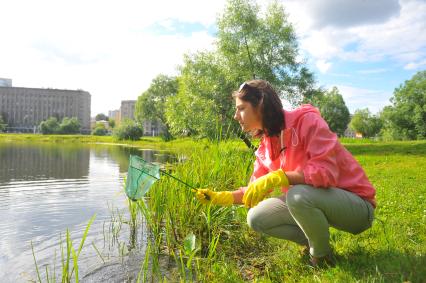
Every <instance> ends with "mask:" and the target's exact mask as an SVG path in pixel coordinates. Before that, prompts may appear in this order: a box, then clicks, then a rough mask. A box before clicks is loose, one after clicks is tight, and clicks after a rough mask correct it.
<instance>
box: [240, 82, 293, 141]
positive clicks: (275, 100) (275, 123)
mask: <svg viewBox="0 0 426 283" xmlns="http://www.w3.org/2000/svg"><path fill="white" fill-rule="evenodd" d="M232 97H234V98H236V97H238V98H239V99H241V100H243V101H246V102H249V103H250V104H251V105H252V106H253V108H257V107H258V106H259V107H260V113H261V116H262V127H263V129H262V130H260V131H258V132H256V133H253V135H254V136H255V137H261V136H262V135H266V136H278V135H280V133H281V130H283V129H284V128H285V121H284V112H283V104H282V102H281V99H280V97H279V96H278V94H277V92H276V91H275V90H274V88H273V87H272V86H271V84H270V83H269V82H267V81H265V80H251V81H247V82H244V83H243V84H242V85H241V86H240V89H239V90H238V91H235V92H234V93H233V94H232Z"/></svg>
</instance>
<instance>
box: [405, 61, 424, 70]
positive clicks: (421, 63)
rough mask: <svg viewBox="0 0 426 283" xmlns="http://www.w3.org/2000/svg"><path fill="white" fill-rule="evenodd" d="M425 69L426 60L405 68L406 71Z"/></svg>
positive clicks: (412, 63) (410, 64)
mask: <svg viewBox="0 0 426 283" xmlns="http://www.w3.org/2000/svg"><path fill="white" fill-rule="evenodd" d="M425 67H426V59H425V60H423V61H420V62H410V63H408V64H407V65H405V66H404V69H406V70H416V69H420V68H425Z"/></svg>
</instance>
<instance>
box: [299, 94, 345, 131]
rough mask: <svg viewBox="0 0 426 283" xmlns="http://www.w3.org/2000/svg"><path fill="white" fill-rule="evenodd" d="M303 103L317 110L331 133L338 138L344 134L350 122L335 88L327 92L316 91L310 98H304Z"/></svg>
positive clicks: (341, 98) (340, 96)
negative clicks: (335, 134) (309, 104)
mask: <svg viewBox="0 0 426 283" xmlns="http://www.w3.org/2000/svg"><path fill="white" fill-rule="evenodd" d="M304 102H308V103H311V104H312V105H314V106H316V107H318V108H319V110H320V112H321V115H322V117H323V118H324V120H325V121H327V123H328V126H329V127H330V129H331V130H332V131H333V132H335V133H337V134H338V135H339V136H342V135H343V134H344V132H345V130H346V129H347V127H348V123H349V121H350V113H349V109H348V107H347V106H346V104H345V101H344V99H343V97H342V95H341V94H340V92H339V89H338V88H337V87H333V88H332V89H331V90H329V91H327V92H324V91H323V90H320V89H318V90H316V91H315V94H314V95H313V96H312V97H310V98H306V99H305V100H304Z"/></svg>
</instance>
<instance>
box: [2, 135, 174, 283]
mask: <svg viewBox="0 0 426 283" xmlns="http://www.w3.org/2000/svg"><path fill="white" fill-rule="evenodd" d="M130 154H136V155H139V156H141V157H143V158H144V159H145V160H147V161H150V162H158V163H165V162H167V161H170V160H171V158H172V156H171V155H170V154H167V153H161V152H155V151H152V150H143V151H141V150H138V149H136V148H130V147H123V146H106V145H80V144H51V143H49V144H34V143H31V144H29V143H2V142H0V217H1V220H0V282H28V281H29V280H36V279H37V273H36V265H35V263H34V259H33V254H32V248H31V243H32V245H33V247H34V252H35V257H36V260H37V266H38V267H39V270H40V274H41V276H42V279H43V278H44V279H45V276H46V275H45V273H46V272H45V269H46V266H48V267H49V268H50V269H51V272H53V269H54V266H56V270H57V271H56V272H57V274H58V270H59V268H60V267H61V266H60V265H61V261H60V259H61V250H60V245H59V243H60V239H61V237H62V239H65V234H66V231H67V229H69V232H70V235H71V239H72V240H73V246H74V248H75V249H78V246H79V244H80V241H81V239H82V236H83V233H84V230H85V229H86V226H87V224H88V222H89V220H90V218H91V217H92V216H93V215H95V214H96V218H95V221H94V222H93V224H92V225H91V227H90V230H89V234H88V237H87V238H86V241H85V244H84V248H83V250H82V252H81V254H80V257H79V261H78V262H79V276H80V278H82V277H83V275H84V274H85V273H90V272H92V271H93V270H95V269H96V268H98V267H99V266H102V265H105V264H104V263H105V262H107V263H108V262H112V261H113V260H114V259H120V254H125V253H126V251H127V247H126V246H125V245H124V244H123V245H121V244H120V243H126V242H129V231H128V230H129V229H128V227H127V226H128V225H122V223H121V221H117V219H120V218H124V219H126V220H127V219H128V218H129V216H128V214H129V213H128V206H127V198H126V196H125V194H124V192H123V184H124V177H125V175H126V173H127V167H128V159H129V155H130ZM136 234H137V235H141V234H143V233H142V232H141V231H139V232H137V233H136ZM140 238H142V237H140ZM142 240H143V239H138V241H139V243H140V241H142ZM96 249H98V251H96ZM98 253H100V255H99V254H98ZM55 258H56V259H55ZM71 264H72V261H71ZM44 281H46V280H44ZM59 281H60V279H59Z"/></svg>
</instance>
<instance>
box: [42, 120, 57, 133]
mask: <svg viewBox="0 0 426 283" xmlns="http://www.w3.org/2000/svg"><path fill="white" fill-rule="evenodd" d="M59 129H60V127H59V122H58V119H57V118H56V117H50V118H48V119H47V120H45V121H42V122H41V123H40V131H41V133H42V134H43V135H53V134H58V133H59Z"/></svg>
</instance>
